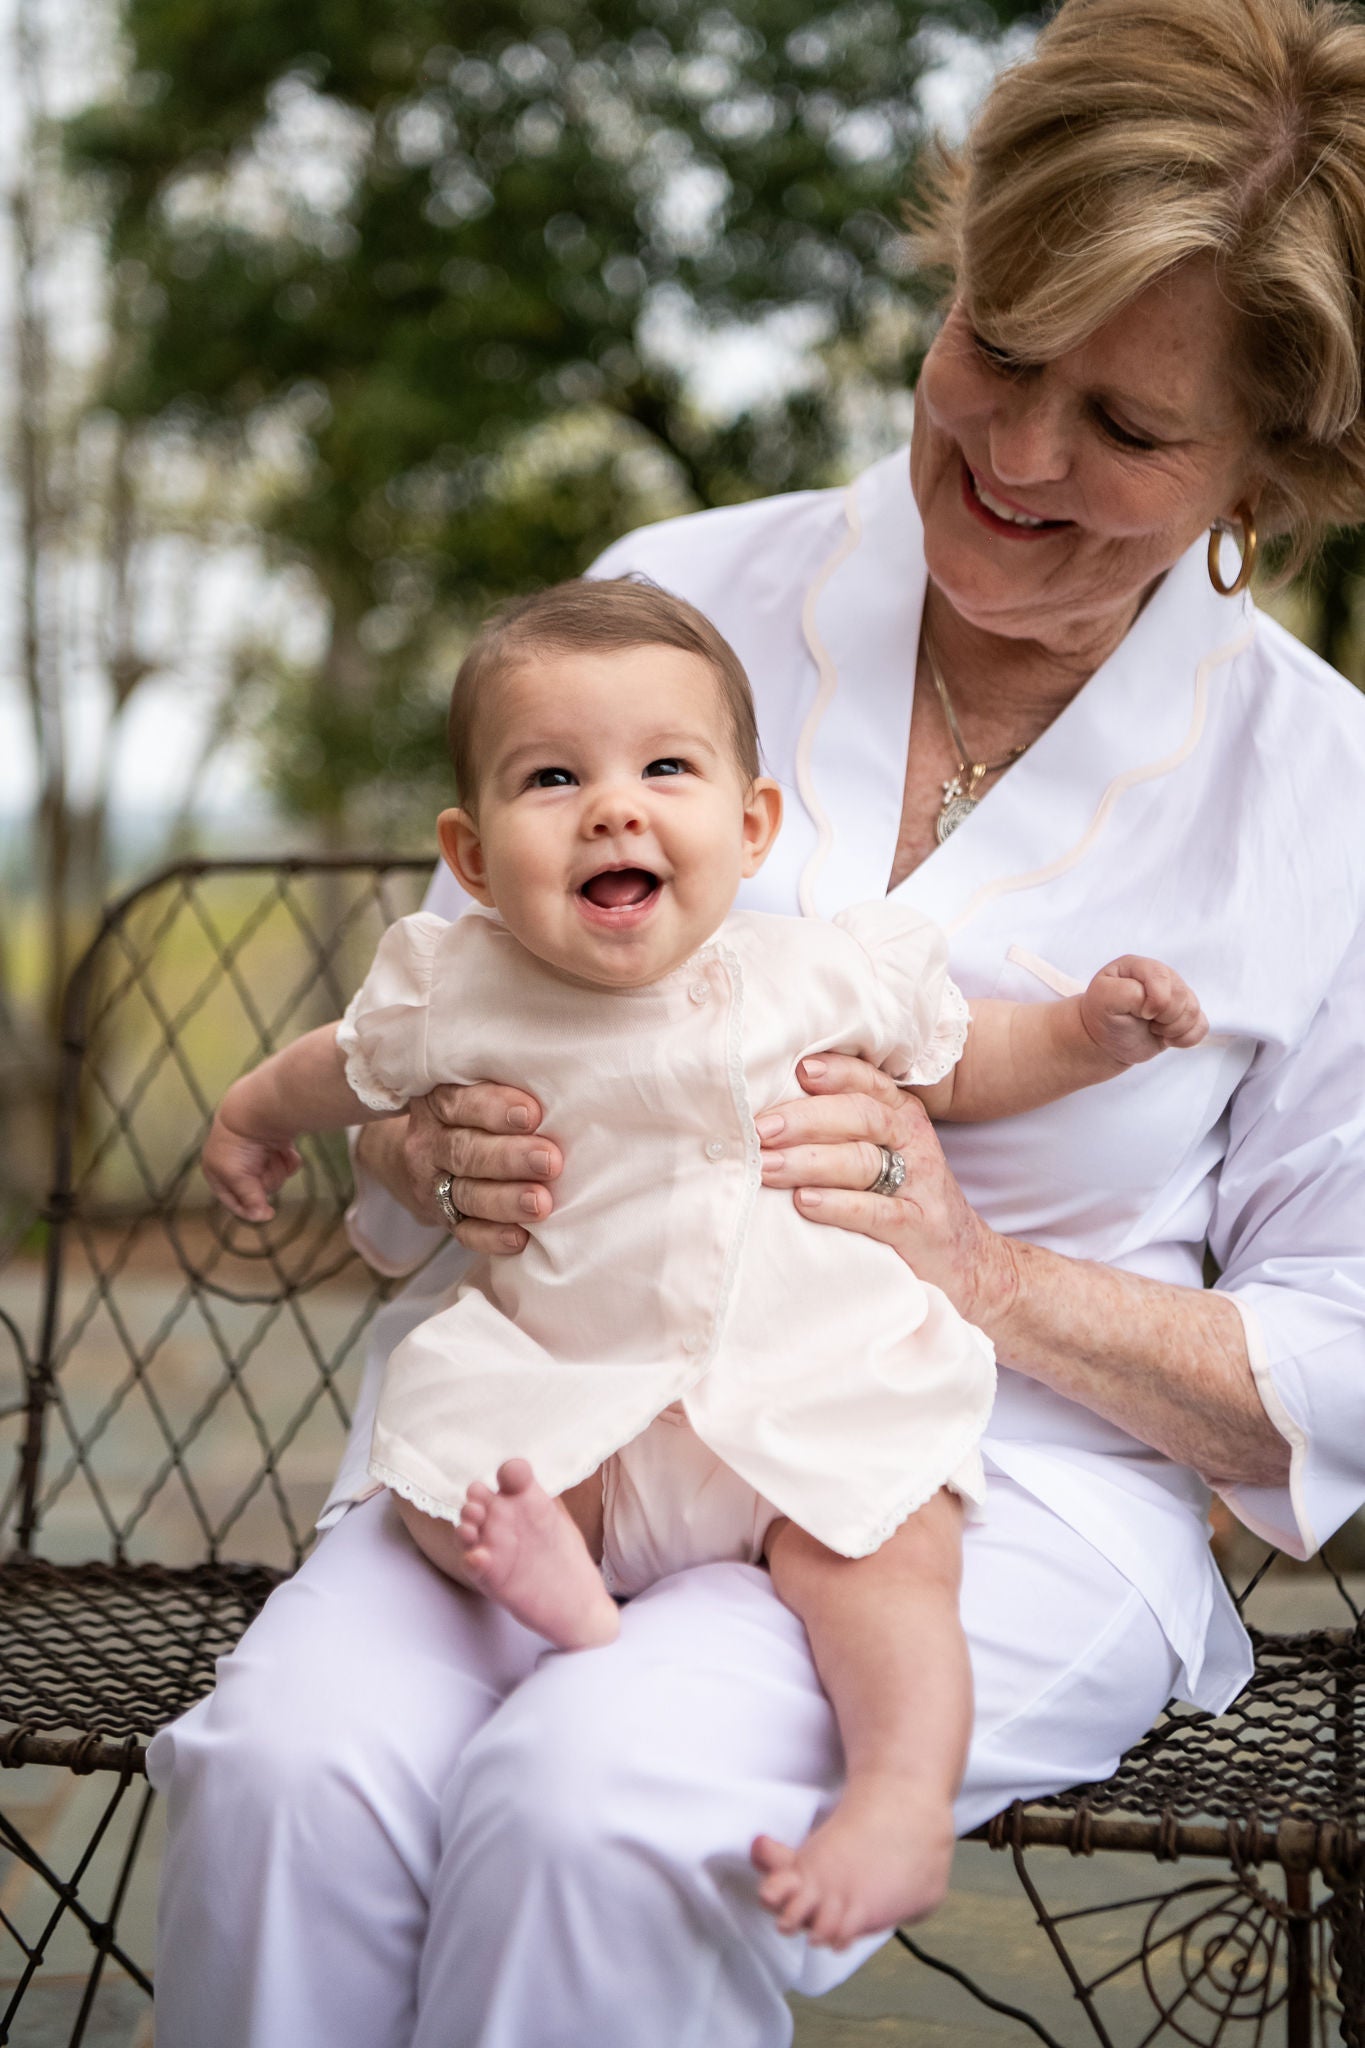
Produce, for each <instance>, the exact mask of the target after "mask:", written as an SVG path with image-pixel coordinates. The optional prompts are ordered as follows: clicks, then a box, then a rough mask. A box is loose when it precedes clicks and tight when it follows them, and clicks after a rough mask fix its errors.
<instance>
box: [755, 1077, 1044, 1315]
mask: <svg viewBox="0 0 1365 2048" xmlns="http://www.w3.org/2000/svg"><path fill="white" fill-rule="evenodd" d="M798 1079H799V1080H800V1081H801V1085H802V1087H803V1088H809V1089H810V1090H811V1093H810V1094H809V1095H808V1096H803V1097H800V1098H798V1099H797V1100H796V1101H794V1102H784V1103H779V1104H778V1105H777V1107H776V1109H774V1110H772V1111H769V1112H768V1113H767V1114H765V1115H763V1116H760V1117H759V1118H758V1132H759V1136H760V1137H761V1138H762V1140H763V1146H764V1150H763V1181H764V1185H765V1186H767V1187H774V1188H792V1189H794V1190H796V1195H795V1199H796V1205H797V1207H798V1209H800V1210H801V1212H802V1213H803V1214H804V1215H807V1216H809V1217H811V1219H812V1221H818V1222H820V1223H832V1224H835V1225H837V1226H838V1227H839V1228H841V1229H844V1230H856V1231H860V1232H862V1233H863V1234H864V1235H865V1236H868V1237H875V1238H877V1239H879V1240H880V1241H881V1242H882V1243H883V1244H889V1245H892V1246H894V1248H895V1249H896V1251H897V1252H899V1254H900V1256H901V1257H902V1258H903V1259H904V1260H905V1261H906V1263H907V1264H908V1265H910V1266H912V1267H913V1268H914V1270H915V1272H916V1273H918V1275H919V1277H920V1278H921V1280H926V1281H930V1282H932V1283H933V1285H934V1286H936V1287H939V1288H941V1289H942V1291H943V1292H944V1294H946V1295H947V1297H948V1299H949V1300H950V1301H951V1302H952V1304H953V1306H954V1307H955V1308H956V1309H957V1310H958V1311H959V1312H960V1313H961V1314H962V1315H964V1316H965V1317H966V1318H967V1320H968V1321H969V1322H973V1323H977V1324H978V1325H980V1327H981V1328H983V1329H986V1330H987V1331H989V1329H990V1326H991V1324H992V1323H993V1322H995V1321H996V1320H998V1318H999V1317H1000V1316H1001V1315H1002V1314H1003V1313H1005V1312H1006V1311H1007V1309H1008V1306H1009V1304H1010V1302H1011V1300H1012V1298H1013V1294H1014V1291H1015V1287H1016V1278H1015V1273H1014V1257H1013V1247H1012V1246H1011V1244H1010V1242H1009V1240H1008V1239H1006V1238H1002V1237H998V1236H997V1235H996V1233H995V1232H994V1231H993V1230H991V1229H990V1228H989V1227H988V1225H986V1224H985V1223H983V1222H982V1220H981V1218H980V1217H979V1216H978V1215H977V1213H976V1211H975V1209H973V1208H972V1206H971V1204H970V1203H969V1202H968V1200H967V1198H966V1196H965V1195H964V1194H963V1192H962V1190H961V1188H960V1187H959V1186H958V1184H957V1181H956V1180H955V1179H954V1177H953V1174H952V1171H951V1169H950V1167H949V1165H948V1162H947V1160H946V1159H945V1158H944V1156H943V1148H942V1146H941V1145H940V1144H939V1142H938V1137H937V1135H936V1133H935V1131H934V1126H933V1124H932V1123H931V1122H930V1120H929V1116H928V1112H927V1111H926V1110H925V1108H924V1105H923V1104H922V1103H921V1102H920V1101H918V1099H917V1098H916V1097H915V1096H913V1095H907V1094H906V1093H905V1091H904V1090H903V1089H901V1088H898V1087H897V1085H896V1083H895V1082H894V1081H893V1080H891V1078H890V1076H889V1075H887V1074H883V1073H882V1072H881V1071H880V1069H878V1068H877V1067H873V1066H869V1065H868V1063H867V1062H866V1061H865V1060H858V1059H852V1058H850V1057H849V1056H847V1055H846V1054H842V1053H828V1054H826V1055H824V1056H823V1058H821V1059H819V1060H813V1061H812V1060H807V1061H803V1063H802V1066H801V1068H800V1070H799V1072H798ZM779 1120H780V1127H779ZM882 1145H885V1146H887V1147H888V1148H889V1150H891V1151H893V1152H899V1153H900V1154H901V1155H902V1157H903V1158H904V1160H905V1182H904V1185H903V1186H902V1188H901V1191H900V1193H899V1195H895V1196H888V1195H874V1194H870V1193H869V1192H868V1190H869V1188H870V1186H871V1183H872V1182H873V1181H874V1180H875V1179H876V1177H877V1175H878V1173H879V1172H880V1170H881V1164H882V1160H881V1153H880V1151H879V1149H878V1148H879V1147H880V1146H882Z"/></svg>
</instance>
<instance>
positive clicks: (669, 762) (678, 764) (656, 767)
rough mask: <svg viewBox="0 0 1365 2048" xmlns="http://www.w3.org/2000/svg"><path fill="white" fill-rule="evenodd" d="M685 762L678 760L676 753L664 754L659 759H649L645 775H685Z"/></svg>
mask: <svg viewBox="0 0 1365 2048" xmlns="http://www.w3.org/2000/svg"><path fill="white" fill-rule="evenodd" d="M686 773H687V763H686V761H680V760H679V759H678V757H677V755H676V754H666V755H665V756H664V758H663V759H662V760H661V761H651V762H650V764H649V766H648V768H646V770H645V774H646V775H686Z"/></svg>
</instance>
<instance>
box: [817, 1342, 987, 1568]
mask: <svg viewBox="0 0 1365 2048" xmlns="http://www.w3.org/2000/svg"><path fill="white" fill-rule="evenodd" d="M994 1405H995V1386H994V1373H992V1385H991V1399H990V1400H989V1401H988V1402H987V1403H986V1408H985V1412H984V1414H983V1415H982V1416H981V1417H980V1418H979V1419H978V1420H975V1421H974V1422H973V1423H972V1425H971V1427H970V1428H969V1429H968V1430H966V1431H965V1432H964V1433H963V1435H962V1436H961V1437H960V1438H955V1439H954V1445H955V1448H954V1451H953V1454H952V1455H951V1456H950V1457H948V1458H945V1459H944V1460H943V1469H942V1476H941V1477H939V1478H937V1479H934V1480H932V1481H930V1482H929V1483H928V1484H926V1483H925V1482H924V1481H923V1480H920V1481H919V1482H918V1483H917V1485H916V1486H915V1487H914V1488H913V1489H912V1490H911V1491H910V1492H908V1493H905V1494H902V1496H901V1498H900V1500H899V1502H898V1503H897V1505H896V1506H895V1507H894V1508H892V1509H891V1510H890V1511H889V1512H888V1513H887V1514H885V1515H883V1516H882V1519H881V1521H880V1522H878V1524H877V1526H876V1528H875V1529H874V1531H873V1533H872V1535H871V1537H870V1538H869V1539H868V1544H867V1548H866V1549H865V1550H850V1551H845V1552H843V1553H842V1555H844V1556H846V1557H871V1555H872V1554H873V1552H874V1551H877V1550H880V1549H881V1547H882V1545H883V1544H884V1543H889V1542H890V1540H891V1538H892V1537H893V1536H894V1535H895V1533H896V1531H897V1529H899V1528H900V1526H901V1523H902V1522H905V1521H908V1520H909V1518H910V1516H911V1515H913V1514H914V1513H915V1512H916V1511H917V1510H918V1509H920V1508H922V1507H923V1506H924V1504H925V1502H926V1501H930V1500H932V1499H933V1497H934V1495H935V1494H936V1493H937V1492H938V1491H939V1490H940V1488H941V1487H945V1486H946V1487H948V1489H949V1491H950V1492H951V1493H956V1494H957V1495H958V1497H959V1498H960V1499H962V1500H965V1501H969V1502H970V1503H971V1505H972V1506H973V1507H979V1506H980V1505H981V1502H982V1500H984V1498H985V1494H984V1491H983V1493H982V1495H981V1496H980V1498H978V1497H977V1496H976V1495H974V1494H970V1493H967V1492H965V1491H964V1490H963V1489H962V1488H960V1487H956V1486H953V1485H952V1484H951V1481H952V1477H953V1474H954V1473H955V1472H956V1470H957V1468H958V1466H959V1465H960V1464H962V1462H963V1461H964V1459H966V1458H967V1457H969V1456H970V1455H971V1453H972V1452H973V1451H977V1450H979V1449H980V1447H981V1440H982V1437H983V1436H984V1435H985V1432H986V1429H987V1426H988V1425H989V1423H990V1419H991V1409H992V1408H993V1407H994ZM830 1547H831V1548H833V1546H832V1545H831V1546H830Z"/></svg>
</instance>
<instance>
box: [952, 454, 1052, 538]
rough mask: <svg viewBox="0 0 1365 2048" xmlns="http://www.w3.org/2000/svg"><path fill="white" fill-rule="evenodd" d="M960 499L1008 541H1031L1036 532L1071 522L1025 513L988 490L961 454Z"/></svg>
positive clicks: (1037, 533) (1045, 532)
mask: <svg viewBox="0 0 1365 2048" xmlns="http://www.w3.org/2000/svg"><path fill="white" fill-rule="evenodd" d="M962 499H963V503H964V504H965V505H966V507H967V510H968V511H969V512H971V513H972V514H973V515H974V516H975V517H976V518H978V519H979V520H980V521H981V523H982V525H983V526H985V527H987V528H988V529H989V531H990V532H992V533H1004V534H1007V535H1008V536H1009V538H1010V539H1011V540H1021V539H1022V540H1033V539H1036V538H1037V537H1038V535H1039V534H1049V533H1057V532H1059V531H1060V530H1061V529H1062V528H1063V527H1066V526H1072V525H1074V523H1075V522H1074V521H1073V520H1070V519H1046V518H1043V517H1042V516H1041V515H1040V514H1038V513H1034V512H1026V511H1025V510H1024V508H1023V506H1021V505H1015V504H1013V503H1012V502H1011V500H1009V499H1007V498H1005V497H1004V496H1001V495H997V493H996V492H995V491H988V490H987V488H986V486H985V484H984V483H983V482H982V481H981V478H980V476H979V475H978V474H977V472H976V470H974V469H973V468H972V465H971V464H970V462H968V460H967V458H966V456H965V455H964V456H963V457H962Z"/></svg>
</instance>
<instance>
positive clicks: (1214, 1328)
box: [977, 1239, 1290, 1486]
mask: <svg viewBox="0 0 1365 2048" xmlns="http://www.w3.org/2000/svg"><path fill="white" fill-rule="evenodd" d="M997 1243H998V1244H999V1246H1000V1247H1001V1252H1002V1256H1001V1259H1000V1262H999V1269H1000V1270H999V1274H998V1276H997V1281H996V1284H995V1286H994V1287H993V1288H992V1289H991V1290H990V1293H989V1294H988V1295H987V1296H986V1298H985V1299H984V1300H983V1302H982V1303H981V1304H980V1307H979V1309H978V1314H977V1320H978V1321H979V1322H980V1323H981V1326H982V1327H983V1328H984V1329H985V1331H986V1333H987V1335H988V1336H989V1337H990V1338H991V1339H992V1340H993V1342H994V1344H995V1347H996V1350H997V1352H998V1354H999V1356H1000V1358H1001V1360H1002V1361H1003V1362H1004V1363H1006V1364H1008V1365H1011V1366H1013V1367H1015V1369H1016V1370H1017V1371H1019V1372H1022V1373H1024V1374H1025V1375H1026V1376H1027V1377H1028V1378H1029V1379H1033V1380H1037V1381H1038V1382H1039V1383H1040V1384H1041V1385H1042V1386H1046V1387H1051V1388H1052V1390H1053V1392H1054V1393H1057V1394H1063V1395H1065V1396H1066V1398H1067V1399H1068V1400H1072V1401H1079V1402H1080V1403H1081V1404H1082V1405H1083V1406H1084V1407H1087V1408H1091V1409H1093V1410H1094V1411H1095V1413H1096V1414H1098V1415H1102V1416H1104V1417H1106V1418H1107V1419H1108V1420H1109V1421H1110V1422H1114V1423H1117V1424H1118V1426H1119V1427H1120V1428H1121V1429H1126V1430H1127V1431H1129V1433H1130V1434H1131V1435H1133V1436H1135V1437H1138V1438H1139V1439H1140V1440H1141V1441H1142V1442H1143V1443H1148V1444H1151V1445H1152V1446H1153V1448H1154V1449H1156V1450H1159V1451H1163V1452H1164V1453H1165V1454H1166V1456H1167V1457H1169V1458H1173V1459H1174V1460H1175V1461H1176V1462H1177V1463H1178V1464H1181V1465H1192V1466H1193V1467H1194V1468H1195V1470H1196V1471H1198V1472H1201V1473H1202V1474H1203V1475H1204V1477H1205V1478H1206V1479H1208V1480H1210V1481H1211V1482H1212V1483H1214V1484H1215V1485H1218V1484H1221V1485H1233V1484H1237V1485H1242V1486H1281V1485H1283V1484H1284V1483H1285V1481H1286V1479H1287V1478H1288V1475H1289V1456H1290V1450H1289V1445H1288V1444H1287V1443H1286V1442H1285V1440H1284V1438H1283V1437H1282V1436H1281V1435H1280V1433H1279V1431H1278V1430H1277V1429H1276V1428H1275V1425H1274V1424H1273V1423H1272V1422H1271V1420H1270V1417H1269V1416H1268V1415H1267V1414H1266V1411H1265V1408H1264V1406H1263V1405H1262V1402H1261V1398H1260V1395H1259V1393H1258V1392H1257V1389H1256V1382H1255V1379H1254V1378H1253V1376H1252V1371H1251V1361H1250V1359H1249V1357H1248V1355H1247V1346H1246V1335H1245V1331H1244V1328H1243V1324H1242V1318H1241V1316H1240V1315H1239V1314H1238V1312H1237V1310H1236V1308H1235V1307H1234V1306H1233V1304H1232V1302H1231V1301H1229V1300H1228V1298H1227V1296H1226V1295H1223V1294H1218V1293H1215V1292H1210V1291H1208V1290H1205V1289H1200V1288H1194V1287H1174V1286H1171V1285H1169V1284H1168V1283H1167V1282H1165V1281H1160V1280H1148V1279H1144V1278H1143V1277H1141V1276H1140V1275H1138V1274H1135V1273H1124V1272H1120V1271H1118V1270H1117V1269H1116V1268H1115V1267H1113V1266H1102V1265H1097V1264H1094V1263H1093V1262H1091V1261H1089V1260H1085V1259H1071V1258H1066V1257H1064V1256H1063V1255H1062V1254H1061V1253H1059V1252H1051V1251H1046V1250H1044V1249H1043V1248H1042V1247H1041V1246H1039V1245H1031V1244H1023V1243H1020V1242H1018V1241H1015V1240H1010V1239H998V1240H997Z"/></svg>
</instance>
